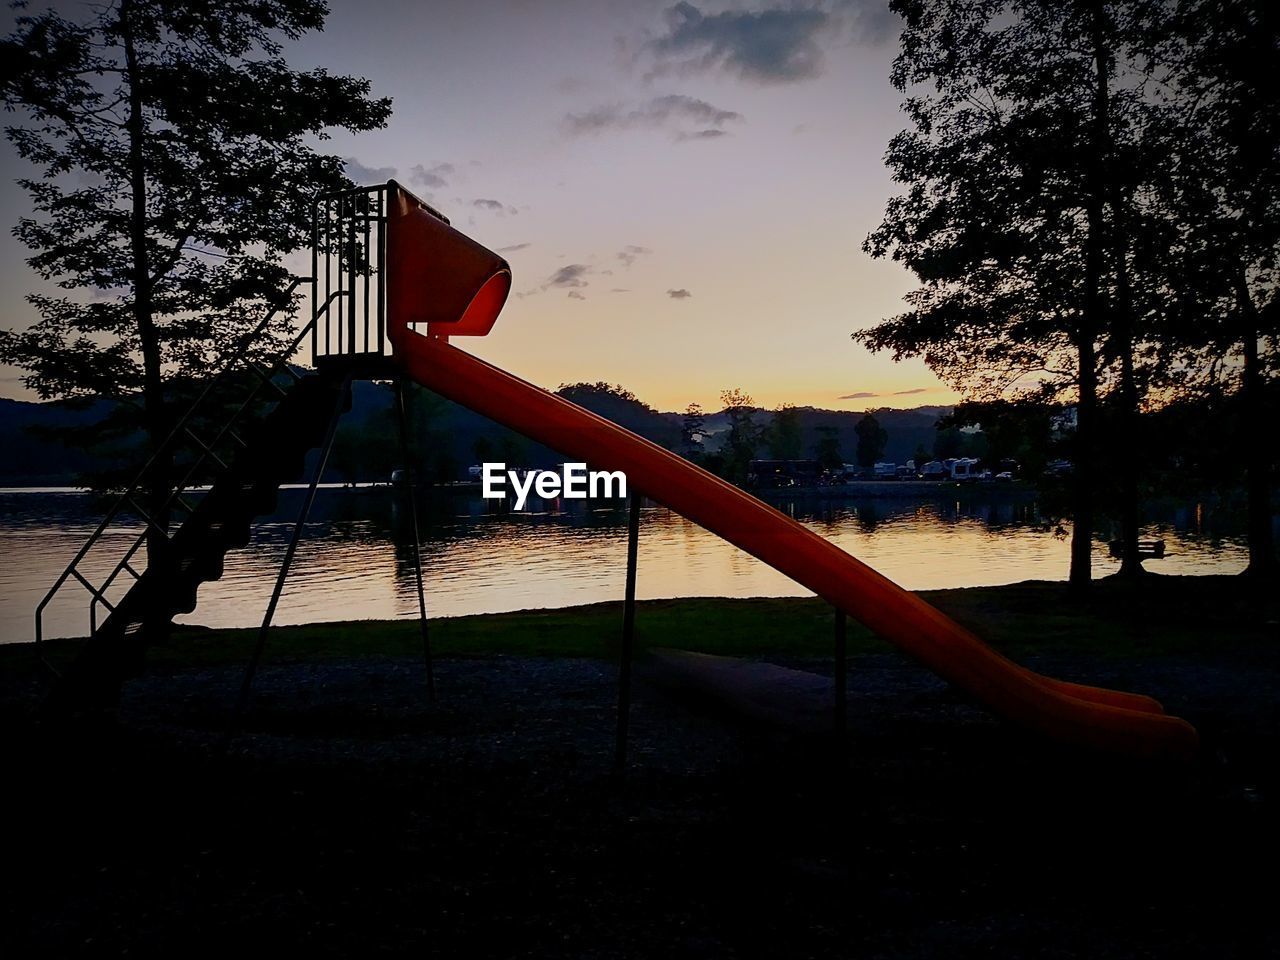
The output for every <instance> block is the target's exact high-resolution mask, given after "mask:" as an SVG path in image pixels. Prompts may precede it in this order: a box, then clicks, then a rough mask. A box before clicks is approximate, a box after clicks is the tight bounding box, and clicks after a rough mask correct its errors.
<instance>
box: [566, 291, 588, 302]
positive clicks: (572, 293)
mask: <svg viewBox="0 0 1280 960" xmlns="http://www.w3.org/2000/svg"><path fill="white" fill-rule="evenodd" d="M569 299H570V300H585V299H587V298H586V297H585V296H583V295H582V294H581V293H579V292H578V291H577V290H570V291H569Z"/></svg>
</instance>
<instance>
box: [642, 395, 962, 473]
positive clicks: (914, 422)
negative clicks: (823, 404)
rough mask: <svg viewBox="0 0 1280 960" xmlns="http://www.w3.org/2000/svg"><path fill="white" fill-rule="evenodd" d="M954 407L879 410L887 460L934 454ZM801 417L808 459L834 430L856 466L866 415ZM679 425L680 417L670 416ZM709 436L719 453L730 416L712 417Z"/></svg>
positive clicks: (809, 410)
mask: <svg viewBox="0 0 1280 960" xmlns="http://www.w3.org/2000/svg"><path fill="white" fill-rule="evenodd" d="M951 409H952V408H951V407H916V408H914V409H911V410H877V411H876V412H875V415H876V419H877V420H878V421H879V422H880V426H882V427H884V429H885V431H886V432H887V433H888V435H889V439H888V443H887V444H886V446H885V452H884V459H886V460H890V461H892V462H894V463H905V462H906V461H908V460H910V459H912V458H913V457H914V456H915V453H916V448H917V447H924V449H925V450H927V451H930V452H931V453H932V451H933V442H934V438H935V433H936V429H935V427H936V424H937V422H938V418H940V417H943V416H946V415H947V414H949V413H950V412H951ZM796 412H797V414H798V415H799V417H800V437H801V444H802V447H803V450H804V456H806V457H812V456H814V455H815V450H816V448H817V445H818V441H819V440H820V439H821V438H822V434H820V433H819V430H820V429H822V428H826V427H834V428H835V430H836V435H837V436H838V437H839V440H840V449H841V451H842V452H843V453H844V458H845V460H846V461H847V462H850V463H852V462H853V460H854V457H855V456H856V454H857V451H858V434H857V426H858V421H860V420H861V419H862V418H863V417H864V416H866V413H865V412H864V411H852V410H823V409H820V408H818V407H797V408H796ZM667 416H668V417H671V418H673V421H674V422H675V423H676V424H677V426H678V425H679V423H680V414H668V415H667ZM772 417H773V413H772V411H769V410H758V411H757V412H756V413H755V416H754V421H755V423H756V424H757V425H759V426H761V427H765V426H767V425H768V423H769V421H770V419H771V418H772ZM703 428H704V430H705V431H706V432H707V434H708V439H707V440H706V441H705V446H706V447H707V449H708V450H712V451H714V450H718V449H719V448H720V445H721V443H723V442H724V439H725V437H726V436H727V435H728V431H729V417H728V415H726V414H725V413H724V412H723V411H721V412H720V413H715V414H710V415H708V416H707V417H706V418H705V420H704V423H703ZM768 455H769V454H768V450H767V448H762V449H761V451H760V456H761V457H767V456H768Z"/></svg>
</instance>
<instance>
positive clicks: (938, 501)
mask: <svg viewBox="0 0 1280 960" xmlns="http://www.w3.org/2000/svg"><path fill="white" fill-rule="evenodd" d="M302 497H303V492H302V491H301V490H296V489H293V490H285V491H284V492H283V493H282V496H281V500H280V508H279V509H278V510H277V512H276V514H275V515H274V516H272V517H269V518H267V519H265V520H264V521H263V522H262V523H260V524H259V526H258V527H257V529H256V530H255V533H254V536H253V539H252V541H251V543H250V544H249V546H248V547H246V548H245V549H242V550H237V551H233V552H232V553H230V554H229V555H228V557H227V563H226V572H225V574H224V576H223V578H222V579H221V580H219V581H217V582H214V583H209V584H206V585H205V586H204V587H203V588H202V589H201V592H200V605H199V607H198V608H197V609H196V611H195V612H194V613H192V614H191V615H189V616H187V617H184V618H182V622H188V623H201V624H206V625H208V626H214V627H243V626H253V625H257V624H258V623H260V622H261V618H262V613H263V610H264V609H265V606H266V603H267V599H268V598H269V596H270V594H271V588H272V586H273V584H274V582H275V576H276V571H277V569H278V564H279V561H280V558H281V557H282V556H283V554H284V550H285V547H286V545H287V543H288V540H289V536H290V533H291V531H292V526H293V521H294V518H295V517H296V514H297V510H298V507H299V505H300V504H301V501H302ZM424 499H425V501H426V502H425V503H424V506H423V512H424V522H423V526H424V539H425V543H424V550H423V555H424V559H425V562H426V582H427V608H428V612H429V614H430V615H431V616H456V615H459V614H471V613H491V612H498V611H506V610H520V609H528V608H534V607H564V606H572V605H575V604H581V603H591V602H595V601H600V600H617V599H620V598H621V597H622V592H623V579H624V573H625V562H626V560H625V558H626V537H627V531H626V511H625V509H624V508H622V507H620V506H611V507H604V508H595V509H589V508H587V507H586V506H584V503H583V501H554V502H538V501H534V502H533V503H532V504H531V509H528V510H526V511H524V512H520V513H515V512H511V511H509V510H495V509H494V506H493V504H492V503H490V502H486V501H484V500H481V499H480V498H479V497H478V495H476V494H473V493H472V494H453V493H443V492H439V491H433V492H431V493H430V494H429V495H427V496H425V497H424ZM775 503H776V505H777V506H778V507H779V509H781V510H783V511H784V512H786V513H789V514H790V515H791V516H793V517H795V519H797V520H799V521H800V522H801V523H803V524H805V525H806V526H807V527H809V528H810V529H812V530H815V531H817V532H818V533H820V534H821V535H822V536H824V537H827V538H828V539H830V540H832V541H834V542H835V543H837V544H838V545H839V546H840V547H842V548H843V549H844V550H846V551H848V552H849V553H851V554H853V555H854V556H856V557H858V558H859V559H861V560H863V561H865V562H867V563H869V564H870V565H871V566H873V567H875V568H876V569H877V570H879V571H880V572H881V573H883V574H885V575H886V576H888V577H889V578H890V579H892V580H894V581H895V582H897V583H899V584H901V585H902V586H904V587H907V588H910V589H929V588H937V587H959V586H977V585H991V584H1001V583H1012V582H1017V581H1020V580H1029V579H1043V580H1062V579H1065V578H1066V576H1067V569H1068V563H1069V556H1068V552H1069V551H1068V540H1067V537H1066V536H1065V533H1066V531H1065V530H1056V529H1055V526H1056V525H1046V524H1045V522H1044V521H1043V519H1042V518H1041V516H1040V514H1039V511H1038V509H1037V503H1036V500H1035V499H1034V496H1033V495H1031V494H1029V493H1022V492H1019V491H1017V490H1014V489H1009V488H995V489H993V488H989V487H962V488H957V489H956V490H955V491H954V492H948V493H946V494H945V495H940V494H939V495H918V496H901V495H898V496H894V497H892V498H841V499H816V498H796V499H794V500H789V501H788V500H775ZM98 519H99V517H98V515H97V514H96V513H95V508H94V505H93V503H92V501H91V500H90V499H89V498H88V497H87V496H86V495H84V494H82V493H78V492H75V491H51V490H46V491H17V490H0V642H18V641H26V640H30V639H32V638H33V636H34V629H35V628H34V619H33V615H34V611H35V607H36V604H37V603H38V602H39V601H40V598H41V597H42V596H43V595H44V593H45V591H46V590H47V589H48V587H49V585H50V584H51V583H53V581H54V580H55V579H56V577H57V576H58V574H59V573H61V571H62V569H63V568H64V567H65V565H66V564H67V562H68V561H69V560H70V559H71V558H72V557H73V556H74V555H75V552H76V551H77V550H78V549H79V547H80V545H81V544H82V543H83V542H84V540H85V538H86V537H87V536H88V535H89V534H90V533H91V532H92V530H93V529H94V527H95V526H96V525H97V522H98ZM641 524H642V526H641V533H640V566H639V576H638V583H637V591H636V592H637V595H638V596H639V597H640V598H642V599H650V598H662V597H688V596H729V597H757V596H809V595H810V594H809V592H808V591H807V590H805V589H804V588H802V587H800V586H799V585H797V584H796V583H794V582H792V581H791V580H788V579H787V578H786V577H784V576H782V575H781V574H779V573H777V572H776V571H774V570H772V569H771V568H769V567H767V566H765V565H764V564H763V563H761V562H759V561H757V560H755V559H754V558H752V557H750V556H748V555H747V554H745V553H743V552H742V551H740V550H738V549H737V548H735V547H732V546H730V545H729V544H727V543H725V542H724V541H723V540H721V539H719V538H718V537H716V536H714V535H712V534H710V533H708V532H706V531H705V530H703V529H701V528H700V527H698V526H696V525H694V524H692V523H689V522H688V521H686V520H684V519H683V518H681V517H679V516H677V515H676V514H673V513H672V512H671V511H669V510H666V509H665V508H662V507H657V506H646V507H645V509H644V510H643V514H642V520H641ZM137 529H138V528H137V527H136V526H135V525H133V524H132V523H131V522H129V521H122V522H121V524H120V526H118V527H114V528H112V529H111V530H110V531H109V532H108V535H107V536H106V537H105V538H104V540H103V542H102V543H101V545H100V548H98V549H95V550H94V551H93V553H92V554H90V556H89V558H88V563H87V565H86V566H87V568H88V569H90V570H94V571H97V572H99V574H101V573H102V572H105V571H106V570H109V569H110V568H111V566H112V565H113V564H114V562H115V560H116V559H117V558H118V557H119V555H120V554H121V553H122V552H123V550H124V548H125V547H126V546H127V545H128V544H129V543H131V542H132V538H133V536H135V535H136V531H137ZM1143 534H1144V536H1150V537H1162V538H1163V539H1164V540H1165V541H1166V545H1167V550H1168V556H1167V557H1166V559H1164V560H1160V561H1152V562H1149V563H1148V567H1149V568H1151V569H1153V570H1157V571H1159V572H1161V573H1183V574H1186V573H1191V574H1199V573H1235V572H1239V571H1240V570H1242V569H1244V566H1245V564H1246V561H1247V552H1246V548H1245V545H1244V539H1243V532H1242V531H1241V530H1239V529H1238V528H1235V527H1233V525H1232V523H1231V521H1230V520H1229V518H1226V517H1220V516H1217V515H1215V514H1214V512H1213V511H1212V510H1211V509H1210V508H1209V507H1207V506H1206V505H1204V504H1196V503H1188V504H1185V505H1178V506H1172V507H1168V508H1166V509H1165V510H1164V511H1163V512H1162V513H1161V514H1159V515H1156V516H1153V517H1152V522H1151V523H1149V524H1148V525H1147V526H1146V527H1145V529H1144V531H1143ZM412 557H413V548H412V535H411V532H410V526H409V522H408V510H407V509H406V505H405V503H404V502H403V498H402V496H401V495H400V494H398V493H397V492H394V491H392V490H390V489H388V488H385V487H384V488H379V489H364V490H350V489H343V488H327V489H322V490H321V491H320V493H319V496H318V499H317V502H316V506H315V509H314V511H313V512H312V516H311V519H310V521H309V522H308V524H307V528H306V533H305V539H304V540H303V542H302V544H301V545H300V547H299V549H298V554H297V557H296V559H295V561H294V564H293V568H292V571H291V573H290V577H289V582H288V586H287V588H286V590H285V593H284V595H283V597H282V599H281V602H280V606H279V608H278V610H277V613H276V617H275V622H276V623H282V624H288V623H310V622H317V621H329V620H361V619H391V618H412V617H416V616H417V593H416V588H415V581H414V574H413V564H412ZM1095 559H1096V563H1095V566H1094V570H1095V575H1096V576H1105V575H1106V574H1108V573H1111V572H1113V571H1114V570H1115V569H1116V563H1115V561H1113V560H1111V559H1110V557H1109V556H1107V550H1106V546H1105V544H1104V543H1102V542H1101V538H1100V541H1099V543H1098V544H1097V545H1096V547H1095ZM91 579H92V578H91ZM87 610H88V595H87V593H86V592H85V591H84V590H83V589H82V588H80V587H79V586H77V585H76V584H75V583H74V582H71V583H69V584H68V585H66V586H64V587H63V590H62V592H61V593H60V594H59V596H58V598H57V599H56V600H55V601H54V602H53V603H52V604H51V605H50V607H49V608H48V610H47V612H46V619H45V635H46V636H49V637H56V636H81V635H83V634H84V633H85V632H86V631H87V627H88V613H87Z"/></svg>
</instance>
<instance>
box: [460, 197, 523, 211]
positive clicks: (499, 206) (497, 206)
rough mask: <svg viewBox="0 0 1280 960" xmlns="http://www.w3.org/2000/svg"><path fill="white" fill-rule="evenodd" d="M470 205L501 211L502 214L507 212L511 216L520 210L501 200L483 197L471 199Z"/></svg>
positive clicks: (479, 208)
mask: <svg viewBox="0 0 1280 960" xmlns="http://www.w3.org/2000/svg"><path fill="white" fill-rule="evenodd" d="M471 205H472V206H473V207H475V208H476V209H477V210H491V211H493V212H494V213H502V214H507V213H509V214H511V215H512V216H515V215H516V214H517V213H519V212H520V211H519V210H517V209H516V208H515V207H513V206H511V205H509V204H506V203H503V202H502V201H501V200H487V199H485V198H483V197H481V198H480V199H478V200H472V201H471Z"/></svg>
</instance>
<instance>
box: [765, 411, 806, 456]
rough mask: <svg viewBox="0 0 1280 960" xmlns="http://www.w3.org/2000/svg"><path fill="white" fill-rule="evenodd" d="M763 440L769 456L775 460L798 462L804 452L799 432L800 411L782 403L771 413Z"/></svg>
mask: <svg viewBox="0 0 1280 960" xmlns="http://www.w3.org/2000/svg"><path fill="white" fill-rule="evenodd" d="M765 439H766V441H767V442H768V444H769V455H770V456H772V457H773V458H775V459H777V460H798V459H799V458H800V454H801V453H803V452H804V438H803V437H802V436H801V430H800V411H799V410H797V409H796V408H795V407H793V406H791V405H790V404H787V403H784V404H783V405H782V406H780V407H778V409H777V410H775V411H773V418H772V419H771V420H770V421H769V428H768V430H767V431H766V434H765Z"/></svg>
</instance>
